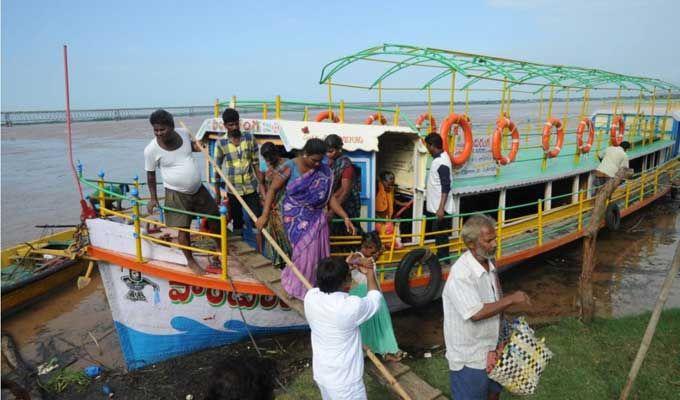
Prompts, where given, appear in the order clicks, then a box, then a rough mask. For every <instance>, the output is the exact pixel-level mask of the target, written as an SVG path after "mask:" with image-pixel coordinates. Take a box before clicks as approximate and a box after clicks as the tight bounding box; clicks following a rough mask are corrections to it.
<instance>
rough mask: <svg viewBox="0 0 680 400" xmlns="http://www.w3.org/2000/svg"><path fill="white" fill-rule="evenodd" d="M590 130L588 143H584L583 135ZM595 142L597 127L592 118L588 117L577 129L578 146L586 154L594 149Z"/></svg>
mask: <svg viewBox="0 0 680 400" xmlns="http://www.w3.org/2000/svg"><path fill="white" fill-rule="evenodd" d="M586 129H587V130H588V141H587V142H586V143H583V133H584V132H585V131H586ZM593 140H595V126H594V125H593V121H591V120H590V118H588V117H586V118H583V119H582V120H581V122H579V124H578V128H576V146H577V147H578V150H579V151H580V152H581V153H582V154H586V153H587V152H589V151H590V148H591V147H593Z"/></svg>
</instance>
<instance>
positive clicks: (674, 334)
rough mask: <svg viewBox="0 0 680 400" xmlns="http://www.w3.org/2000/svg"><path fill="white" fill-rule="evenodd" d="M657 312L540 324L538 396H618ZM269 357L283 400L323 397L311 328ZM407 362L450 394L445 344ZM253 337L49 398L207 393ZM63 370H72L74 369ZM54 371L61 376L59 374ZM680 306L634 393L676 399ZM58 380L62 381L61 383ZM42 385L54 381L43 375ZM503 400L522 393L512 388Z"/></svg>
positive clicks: (668, 318)
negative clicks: (223, 364)
mask: <svg viewBox="0 0 680 400" xmlns="http://www.w3.org/2000/svg"><path fill="white" fill-rule="evenodd" d="M649 318H650V313H644V314H640V315H636V316H629V317H622V318H616V319H603V318H598V319H596V320H595V321H594V322H593V323H592V324H591V325H584V324H582V323H581V322H580V321H579V320H578V319H576V318H573V317H569V318H564V319H562V320H560V321H559V322H556V323H554V324H550V325H544V326H542V327H539V328H537V329H536V334H537V336H538V337H545V340H546V343H547V345H548V346H549V347H550V349H551V350H552V351H553V353H554V354H555V356H554V357H553V359H552V360H551V362H550V364H549V365H548V368H547V369H546V371H545V373H544V375H543V377H542V379H541V382H540V385H539V387H538V390H537V392H536V394H535V395H534V396H532V399H535V400H541V399H578V400H584V399H611V398H617V397H618V395H619V392H620V391H621V389H622V388H623V385H624V383H625V380H626V376H627V374H628V371H629V369H630V366H631V364H632V362H633V358H634V357H635V354H636V352H637V350H638V347H639V345H640V341H641V340H642V336H643V334H644V331H645V328H646V325H647V323H648V321H649ZM257 344H258V348H259V349H260V352H261V353H262V354H263V356H265V357H269V358H272V359H274V360H275V361H276V364H277V366H278V370H279V380H280V382H281V383H282V385H283V387H282V386H278V387H277V389H276V393H277V398H278V399H288V400H292V399H310V400H311V399H318V398H320V396H319V392H318V389H317V387H316V386H315V385H314V382H313V380H312V370H311V348H310V344H309V338H308V334H307V333H303V334H289V335H279V336H276V337H270V338H258V339H257ZM405 349H406V350H408V351H409V357H408V358H407V359H406V360H405V363H406V364H408V365H409V366H410V367H411V368H412V369H413V370H414V371H415V372H416V373H417V374H418V375H419V376H421V377H422V378H423V379H426V380H427V381H428V382H429V383H430V384H432V385H433V386H435V387H437V388H438V389H440V390H442V392H444V393H445V394H446V395H447V396H450V391H449V386H448V385H449V384H448V372H447V371H448V367H447V363H446V359H445V357H444V352H445V349H444V347H443V346H441V345H435V346H428V347H426V348H415V347H405ZM256 354H257V352H256V350H255V348H254V347H253V345H252V344H251V343H250V342H246V343H241V344H238V345H232V346H225V347H221V348H218V349H211V350H206V351H202V352H198V353H194V354H190V355H187V356H184V357H179V358H175V359H172V360H168V361H166V362H162V363H158V364H156V365H153V366H150V367H147V368H143V369H140V370H137V371H133V372H130V373H123V372H120V371H105V372H104V373H103V375H102V376H101V377H100V378H98V379H96V380H90V379H86V380H85V382H87V383H86V384H84V385H78V384H75V383H71V384H70V385H68V386H67V387H66V388H65V389H64V390H63V391H62V392H61V393H55V392H52V393H49V394H48V395H47V396H46V398H48V399H59V400H62V399H63V400H71V399H90V398H100V397H101V398H104V394H103V391H102V389H103V387H104V385H106V386H108V387H109V388H111V390H112V391H114V392H115V398H117V399H130V400H136V399H140V400H141V399H145V400H146V399H171V398H172V399H185V398H187V395H192V396H193V398H194V399H202V398H204V396H205V395H206V393H207V390H208V388H209V386H210V380H211V376H212V374H213V370H214V367H215V365H216V364H218V363H219V362H220V361H221V360H222V359H224V358H225V357H227V356H239V355H253V356H254V355H256ZM66 371H70V372H66V373H63V374H61V375H62V376H65V377H67V376H71V375H72V372H77V371H72V370H69V369H67V370H66ZM53 377H54V375H53ZM679 377H680V308H675V309H670V310H666V311H664V312H663V313H662V314H661V318H660V320H659V325H658V327H657V330H656V335H655V336H654V340H653V341H652V344H651V346H650V349H649V353H648V354H647V358H646V359H645V362H644V364H643V366H642V369H641V371H640V374H639V375H638V378H637V380H636V382H635V386H634V390H633V393H632V396H631V398H633V399H636V398H638V399H672V398H676V397H674V396H676V395H677V393H678V391H680V378H679ZM365 382H366V385H367V390H368V398H369V399H385V400H387V399H391V397H390V394H389V393H388V392H387V391H386V389H385V388H383V387H382V386H380V385H379V384H378V383H377V382H376V381H374V380H373V379H372V378H371V377H370V376H368V375H366V377H365ZM53 383H54V382H53ZM42 386H45V387H49V386H52V387H54V385H50V384H49V383H48V380H47V379H44V378H43V382H42ZM502 398H503V399H514V398H520V397H519V396H511V395H509V394H508V393H504V395H503V396H502Z"/></svg>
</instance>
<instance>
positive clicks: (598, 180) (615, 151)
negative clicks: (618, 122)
mask: <svg viewBox="0 0 680 400" xmlns="http://www.w3.org/2000/svg"><path fill="white" fill-rule="evenodd" d="M628 149H630V143H628V142H626V141H623V142H621V144H620V145H619V146H609V147H607V148H606V149H605V150H604V156H600V152H599V151H598V152H597V153H596V155H597V158H598V159H599V160H600V165H599V166H598V167H597V169H596V170H595V172H594V174H595V181H594V182H593V185H594V186H595V188H596V189H595V190H599V188H601V187H602V186H604V184H605V183H607V181H608V180H610V179H611V178H614V177H615V176H616V173H617V172H618V171H619V169H621V168H628V155H627V154H626V151H628Z"/></svg>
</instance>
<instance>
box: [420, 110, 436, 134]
mask: <svg viewBox="0 0 680 400" xmlns="http://www.w3.org/2000/svg"><path fill="white" fill-rule="evenodd" d="M425 120H427V121H428V122H429V123H430V130H429V131H428V133H432V132H437V120H435V119H434V117H433V116H432V114H430V113H422V114H420V115H419V116H418V119H416V129H418V130H420V128H421V127H422V126H423V122H425Z"/></svg>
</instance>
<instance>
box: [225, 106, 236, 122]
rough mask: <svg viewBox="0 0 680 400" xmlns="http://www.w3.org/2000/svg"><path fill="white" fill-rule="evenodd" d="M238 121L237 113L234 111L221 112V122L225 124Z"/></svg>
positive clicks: (226, 109)
mask: <svg viewBox="0 0 680 400" xmlns="http://www.w3.org/2000/svg"><path fill="white" fill-rule="evenodd" d="M238 120H239V115H238V111H236V110H234V109H233V108H225V109H224V111H223V112H222V122H224V123H225V124H226V123H229V122H238Z"/></svg>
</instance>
